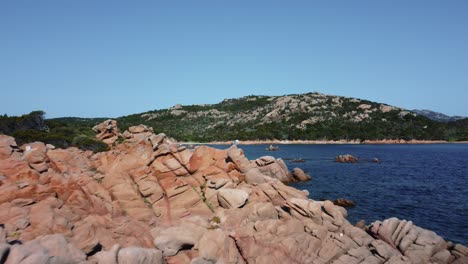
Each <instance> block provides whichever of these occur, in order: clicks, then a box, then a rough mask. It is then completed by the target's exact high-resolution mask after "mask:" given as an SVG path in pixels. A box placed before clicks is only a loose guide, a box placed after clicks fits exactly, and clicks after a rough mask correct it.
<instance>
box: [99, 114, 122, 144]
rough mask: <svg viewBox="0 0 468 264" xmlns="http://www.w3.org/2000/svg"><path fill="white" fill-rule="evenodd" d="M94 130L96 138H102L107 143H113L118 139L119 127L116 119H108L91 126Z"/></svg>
mask: <svg viewBox="0 0 468 264" xmlns="http://www.w3.org/2000/svg"><path fill="white" fill-rule="evenodd" d="M93 130H94V132H96V133H98V134H97V135H96V138H97V139H99V140H102V141H103V142H104V143H106V144H108V145H112V144H114V142H115V141H117V139H119V128H118V127H117V121H115V120H111V119H108V120H106V121H104V122H102V123H101V124H99V125H96V126H94V127H93Z"/></svg>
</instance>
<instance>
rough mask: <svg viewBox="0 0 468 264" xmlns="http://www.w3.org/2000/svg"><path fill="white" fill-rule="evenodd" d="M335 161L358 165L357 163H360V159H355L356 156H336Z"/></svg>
mask: <svg viewBox="0 0 468 264" xmlns="http://www.w3.org/2000/svg"><path fill="white" fill-rule="evenodd" d="M335 161H336V162H340V163H356V162H358V158H356V157H354V156H352V155H350V154H346V155H339V156H336V157H335Z"/></svg>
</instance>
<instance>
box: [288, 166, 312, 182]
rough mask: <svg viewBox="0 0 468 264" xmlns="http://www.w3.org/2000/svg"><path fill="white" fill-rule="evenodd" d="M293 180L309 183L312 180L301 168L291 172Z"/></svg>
mask: <svg viewBox="0 0 468 264" xmlns="http://www.w3.org/2000/svg"><path fill="white" fill-rule="evenodd" d="M291 178H292V180H293V181H309V180H311V179H312V177H310V175H309V174H307V173H305V172H304V171H303V170H302V169H300V168H294V169H293V170H292V171H291Z"/></svg>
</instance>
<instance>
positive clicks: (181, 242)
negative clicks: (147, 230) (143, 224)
mask: <svg viewBox="0 0 468 264" xmlns="http://www.w3.org/2000/svg"><path fill="white" fill-rule="evenodd" d="M206 225H207V223H206V221H205V220H203V219H202V218H199V217H192V218H190V219H185V220H184V221H181V222H179V223H177V225H174V226H170V227H163V226H158V227H156V228H154V229H152V230H151V235H152V236H153V237H154V241H153V242H154V245H155V246H156V248H158V249H160V250H162V252H163V255H164V256H173V255H175V254H177V252H179V250H181V249H184V248H191V247H193V246H194V245H195V244H196V243H197V242H198V241H199V240H200V238H201V237H202V236H203V234H204V233H205V232H206V230H207V229H206Z"/></svg>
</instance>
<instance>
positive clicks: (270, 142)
mask: <svg viewBox="0 0 468 264" xmlns="http://www.w3.org/2000/svg"><path fill="white" fill-rule="evenodd" d="M180 143H181V144H185V145H232V144H233V141H211V142H180ZM467 143H468V141H455V142H449V141H445V140H415V139H412V140H403V139H384V140H364V141H360V140H242V141H241V140H239V143H238V145H288V144H291V145H392V144H394V145H403V144H412V145H422V144H467Z"/></svg>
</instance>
